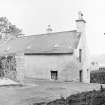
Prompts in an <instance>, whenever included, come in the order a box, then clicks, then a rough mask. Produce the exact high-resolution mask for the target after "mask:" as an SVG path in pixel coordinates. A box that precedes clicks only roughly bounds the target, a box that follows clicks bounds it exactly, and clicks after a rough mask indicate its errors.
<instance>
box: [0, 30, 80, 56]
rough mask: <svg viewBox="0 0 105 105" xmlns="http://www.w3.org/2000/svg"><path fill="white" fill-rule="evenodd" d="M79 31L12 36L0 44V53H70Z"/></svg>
mask: <svg viewBox="0 0 105 105" xmlns="http://www.w3.org/2000/svg"><path fill="white" fill-rule="evenodd" d="M79 39H80V33H78V32H77V31H76V30H73V31H64V32H55V33H48V34H40V35H31V36H25V37H20V38H14V39H11V40H8V41H6V42H5V43H4V44H2V45H1V46H0V54H9V53H19V52H24V53H41V54H43V53H71V52H73V50H74V49H76V48H77V46H78V43H79Z"/></svg>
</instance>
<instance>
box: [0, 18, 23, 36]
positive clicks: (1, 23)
mask: <svg viewBox="0 0 105 105" xmlns="http://www.w3.org/2000/svg"><path fill="white" fill-rule="evenodd" d="M0 33H1V34H4V35H5V36H6V37H8V36H9V35H13V36H16V37H17V36H19V35H21V34H22V30H21V29H19V28H17V27H16V25H13V24H12V23H11V22H9V20H8V19H7V18H6V17H0Z"/></svg>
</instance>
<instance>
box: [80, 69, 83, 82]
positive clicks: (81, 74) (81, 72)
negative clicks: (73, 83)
mask: <svg viewBox="0 0 105 105" xmlns="http://www.w3.org/2000/svg"><path fill="white" fill-rule="evenodd" d="M79 78H80V82H82V81H83V71H82V70H80V71H79Z"/></svg>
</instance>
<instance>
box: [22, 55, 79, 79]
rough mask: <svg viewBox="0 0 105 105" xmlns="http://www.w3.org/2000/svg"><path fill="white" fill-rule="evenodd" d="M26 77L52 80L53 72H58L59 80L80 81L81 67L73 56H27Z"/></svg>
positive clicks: (25, 58) (25, 57)
mask: <svg viewBox="0 0 105 105" xmlns="http://www.w3.org/2000/svg"><path fill="white" fill-rule="evenodd" d="M24 61H25V74H24V75H25V76H26V77H34V78H41V79H51V73H50V71H51V70H57V71H58V79H59V80H70V81H72V80H76V81H79V65H78V62H77V60H76V59H75V57H74V56H73V55H57V56H55V55H52V56H51V55H50V56H48V55H25V56H24Z"/></svg>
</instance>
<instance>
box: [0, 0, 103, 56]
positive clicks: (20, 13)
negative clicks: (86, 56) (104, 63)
mask: <svg viewBox="0 0 105 105" xmlns="http://www.w3.org/2000/svg"><path fill="white" fill-rule="evenodd" d="M78 11H82V12H83V14H84V19H85V20H86V22H87V23H86V37H87V43H88V48H89V51H90V54H92V55H93V54H94V55H95V54H105V35H104V33H105V0H0V17H1V16H6V17H7V18H8V19H9V21H10V22H12V24H15V25H16V26H17V27H19V28H20V29H22V30H23V33H24V34H26V35H36V34H41V33H46V28H47V25H48V24H51V26H52V29H53V31H54V32H57V31H66V30H74V29H75V28H76V25H75V20H76V19H77V18H78V15H77V13H78Z"/></svg>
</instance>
